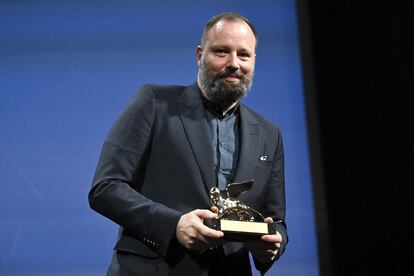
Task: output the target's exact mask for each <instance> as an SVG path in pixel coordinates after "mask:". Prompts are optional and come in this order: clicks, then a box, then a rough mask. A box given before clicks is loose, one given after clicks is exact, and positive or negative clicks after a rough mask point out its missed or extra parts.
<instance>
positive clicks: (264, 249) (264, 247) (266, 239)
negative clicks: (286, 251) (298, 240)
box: [244, 217, 282, 263]
mask: <svg viewBox="0 0 414 276" xmlns="http://www.w3.org/2000/svg"><path fill="white" fill-rule="evenodd" d="M265 222H267V223H271V222H273V219H272V218H271V217H267V218H266V219H265ZM281 243H282V236H281V235H280V234H279V233H278V232H276V234H274V235H263V236H261V238H260V240H249V241H246V242H245V243H244V244H245V246H246V247H247V248H248V249H249V250H250V252H252V255H253V257H255V258H256V259H257V260H258V261H259V262H261V263H269V262H271V261H273V260H274V259H275V258H276V255H277V252H278V250H279V248H280V244H281Z"/></svg>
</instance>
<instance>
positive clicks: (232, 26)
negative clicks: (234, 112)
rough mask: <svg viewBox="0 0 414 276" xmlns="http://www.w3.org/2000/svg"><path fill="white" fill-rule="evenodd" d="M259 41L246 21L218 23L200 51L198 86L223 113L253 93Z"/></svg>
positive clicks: (198, 51) (208, 34)
mask: <svg viewBox="0 0 414 276" xmlns="http://www.w3.org/2000/svg"><path fill="white" fill-rule="evenodd" d="M255 47H256V38H255V36H254V34H253V32H252V30H251V29H250V27H249V25H247V23H245V22H244V21H236V22H231V21H219V22H217V23H216V24H215V25H214V26H213V27H212V28H211V29H210V30H209V31H208V33H207V39H206V41H205V43H204V45H203V46H202V48H201V47H198V48H197V59H198V65H199V71H198V84H199V86H200V88H201V91H202V92H203V93H204V95H205V96H206V97H207V98H208V99H209V100H210V101H212V102H214V103H215V104H217V105H218V106H220V107H221V108H222V109H223V110H225V109H226V108H227V107H229V106H230V105H231V104H233V103H235V102H237V101H239V100H240V99H241V98H243V97H244V96H245V95H246V94H247V92H248V91H249V90H250V88H251V85H252V81H253V74H254V63H255V59H256V55H255Z"/></svg>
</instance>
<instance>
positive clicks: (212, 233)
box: [197, 224, 224, 239]
mask: <svg viewBox="0 0 414 276" xmlns="http://www.w3.org/2000/svg"><path fill="white" fill-rule="evenodd" d="M197 231H198V232H199V233H200V234H201V235H202V236H203V237H208V238H213V239H219V238H222V237H223V236H224V233H223V232H221V231H217V230H214V229H211V228H210V227H207V226H205V225H204V224H200V225H198V227H197Z"/></svg>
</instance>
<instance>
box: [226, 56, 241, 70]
mask: <svg viewBox="0 0 414 276" xmlns="http://www.w3.org/2000/svg"><path fill="white" fill-rule="evenodd" d="M226 67H227V69H229V70H231V71H237V70H238V69H239V68H240V65H239V60H238V57H237V53H231V54H229V55H228V60H227V64H226Z"/></svg>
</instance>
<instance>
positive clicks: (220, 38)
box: [206, 20, 256, 51]
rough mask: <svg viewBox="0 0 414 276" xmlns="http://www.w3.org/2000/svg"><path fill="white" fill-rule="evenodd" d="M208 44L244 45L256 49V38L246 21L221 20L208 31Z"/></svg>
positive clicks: (249, 48) (252, 49)
mask: <svg viewBox="0 0 414 276" xmlns="http://www.w3.org/2000/svg"><path fill="white" fill-rule="evenodd" d="M206 44H207V46H228V47H236V46H237V47H242V48H246V50H251V51H254V48H255V46H256V38H255V36H254V33H253V31H252V29H250V27H249V25H248V24H247V23H246V22H244V21H225V20H220V21H219V22H217V23H216V24H215V25H214V26H213V27H212V28H211V29H210V30H209V31H208V32H207V40H206Z"/></svg>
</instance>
